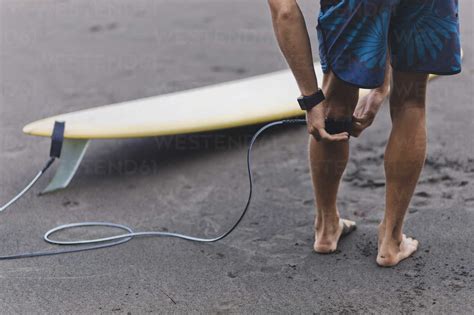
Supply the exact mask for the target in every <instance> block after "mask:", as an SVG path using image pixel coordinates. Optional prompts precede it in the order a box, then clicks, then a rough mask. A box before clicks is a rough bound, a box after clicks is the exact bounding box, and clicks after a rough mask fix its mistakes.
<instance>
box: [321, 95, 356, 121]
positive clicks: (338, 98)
mask: <svg viewBox="0 0 474 315" xmlns="http://www.w3.org/2000/svg"><path fill="white" fill-rule="evenodd" d="M357 100H358V98H357V96H356V97H348V95H347V94H345V95H344V93H340V94H339V95H338V94H329V95H327V96H326V100H325V101H324V102H325V106H326V108H327V112H326V116H327V118H329V119H333V120H344V119H349V118H351V117H352V113H353V111H354V108H355V106H356V105H357Z"/></svg>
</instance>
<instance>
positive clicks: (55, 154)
mask: <svg viewBox="0 0 474 315" xmlns="http://www.w3.org/2000/svg"><path fill="white" fill-rule="evenodd" d="M280 125H306V120H305V119H285V120H279V121H274V122H271V123H268V124H266V125H264V126H263V127H261V128H260V129H259V130H258V131H257V132H256V133H255V134H254V136H253V137H252V140H251V141H250V143H249V145H248V148H247V174H248V179H249V194H248V198H247V203H246V204H245V207H244V209H243V210H242V212H241V213H240V215H239V217H238V218H237V220H236V221H235V223H234V224H233V225H232V226H231V227H230V228H229V229H228V230H227V231H226V232H225V233H223V234H221V235H219V236H217V237H213V238H201V237H195V236H190V235H185V234H180V233H172V232H166V231H143V232H135V231H134V230H133V229H132V228H130V227H128V226H126V225H123V224H116V223H111V222H79V223H70V224H64V225H60V226H57V227H55V228H53V229H51V230H49V231H48V232H46V233H45V234H44V236H43V239H44V240H45V241H46V242H47V243H49V244H53V245H59V246H67V245H70V246H72V245H74V246H75V247H76V248H69V249H64V250H52V251H37V252H26V253H20V254H13V255H5V256H0V260H7V259H19V258H32V257H44V256H52V255H60V254H68V253H77V252H83V251H89V250H95V249H101V248H107V247H112V246H117V245H120V244H123V243H126V242H128V241H130V240H131V239H132V238H134V237H139V236H141V237H151V236H162V237H175V238H180V239H184V240H188V241H193V242H200V243H212V242H217V241H219V240H222V239H224V238H225V237H227V236H228V235H229V234H231V233H232V232H233V231H234V230H235V229H236V228H237V226H238V225H239V224H240V222H241V221H242V219H243V218H244V216H245V214H246V213H247V211H248V209H249V207H250V203H251V200H252V193H253V186H254V183H253V176H252V148H253V145H254V144H255V142H256V140H257V139H258V138H259V136H260V135H261V134H262V133H263V132H264V131H266V130H267V129H270V128H272V127H274V126H280ZM64 131H65V123H64V122H55V124H54V128H53V132H52V136H51V149H50V158H49V160H48V161H47V162H46V165H45V166H44V167H43V168H42V169H41V170H40V171H39V172H38V173H37V174H36V176H35V177H34V178H33V180H32V181H31V182H30V183H29V184H28V185H27V186H26V187H25V188H24V189H23V190H22V191H20V193H18V195H16V196H15V197H13V198H12V199H11V200H10V201H9V202H7V203H6V204H5V205H4V206H2V207H1V208H0V213H1V212H2V211H5V210H6V209H7V208H9V207H11V206H12V205H13V204H14V203H15V202H17V201H18V200H19V199H21V198H22V197H23V196H24V195H25V194H26V193H27V192H28V191H29V190H30V189H31V188H32V187H33V186H34V185H35V184H36V183H37V182H38V180H39V179H40V178H41V177H42V176H43V175H44V174H45V173H46V171H47V170H48V169H49V168H50V167H51V165H53V163H54V162H55V161H56V159H59V158H60V157H61V149H62V145H63V142H64ZM92 226H95V227H108V228H118V229H121V230H123V231H124V233H122V234H119V235H114V236H109V237H103V238H96V239H84V240H69V241H61V240H56V239H53V238H52V235H53V234H55V233H57V232H60V231H65V230H68V229H73V228H86V227H92Z"/></svg>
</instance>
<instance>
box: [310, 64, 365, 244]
mask: <svg viewBox="0 0 474 315" xmlns="http://www.w3.org/2000/svg"><path fill="white" fill-rule="evenodd" d="M323 90H324V92H325V95H326V101H325V103H324V106H327V108H328V112H327V116H328V117H330V118H334V119H343V118H350V117H351V116H352V113H353V111H354V107H355V106H356V104H357V100H358V97H359V89H358V88H355V87H353V86H350V85H348V84H346V83H344V82H343V81H341V80H339V79H337V78H336V76H334V74H333V73H332V72H331V73H329V74H327V75H325V76H324V81H323ZM348 158H349V143H348V142H347V141H344V142H332V143H323V142H317V141H316V140H315V139H314V137H313V136H310V137H309V160H310V168H311V175H312V180H313V187H314V191H315V197H316V208H317V216H316V222H315V228H316V235H315V243H314V250H315V251H316V252H318V253H330V252H333V251H335V250H336V247H337V242H338V240H339V238H340V237H341V235H342V233H343V229H344V225H345V226H346V229H347V228H348V227H349V228H351V227H355V222H352V221H349V220H341V219H340V217H339V212H338V210H337V207H336V197H337V190H338V188H339V182H340V180H341V176H342V174H343V172H344V170H345V168H346V165H347V160H348Z"/></svg>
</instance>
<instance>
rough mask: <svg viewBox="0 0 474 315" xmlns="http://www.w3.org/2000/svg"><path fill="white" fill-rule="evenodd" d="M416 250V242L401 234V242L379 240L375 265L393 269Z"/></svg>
mask: <svg viewBox="0 0 474 315" xmlns="http://www.w3.org/2000/svg"><path fill="white" fill-rule="evenodd" d="M417 249H418V241H417V240H415V239H413V238H411V237H406V235H405V234H403V237H402V240H401V241H397V240H393V239H390V240H385V239H382V240H381V241H380V240H379V253H378V255H377V264H378V265H379V266H381V267H393V266H395V265H397V264H398V263H399V262H401V261H402V260H404V259H406V258H408V257H410V256H411V255H412V254H413V253H414V252H415V251H416V250H417Z"/></svg>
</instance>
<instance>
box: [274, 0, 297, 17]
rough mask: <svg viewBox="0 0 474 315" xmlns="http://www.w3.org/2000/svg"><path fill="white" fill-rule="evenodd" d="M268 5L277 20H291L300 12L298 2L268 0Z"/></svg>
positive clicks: (294, 0)
mask: <svg viewBox="0 0 474 315" xmlns="http://www.w3.org/2000/svg"><path fill="white" fill-rule="evenodd" d="M268 5H269V6H270V10H271V12H272V16H273V18H274V19H276V20H291V19H293V18H294V17H295V16H296V14H297V10H298V5H297V3H296V0H268Z"/></svg>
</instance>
